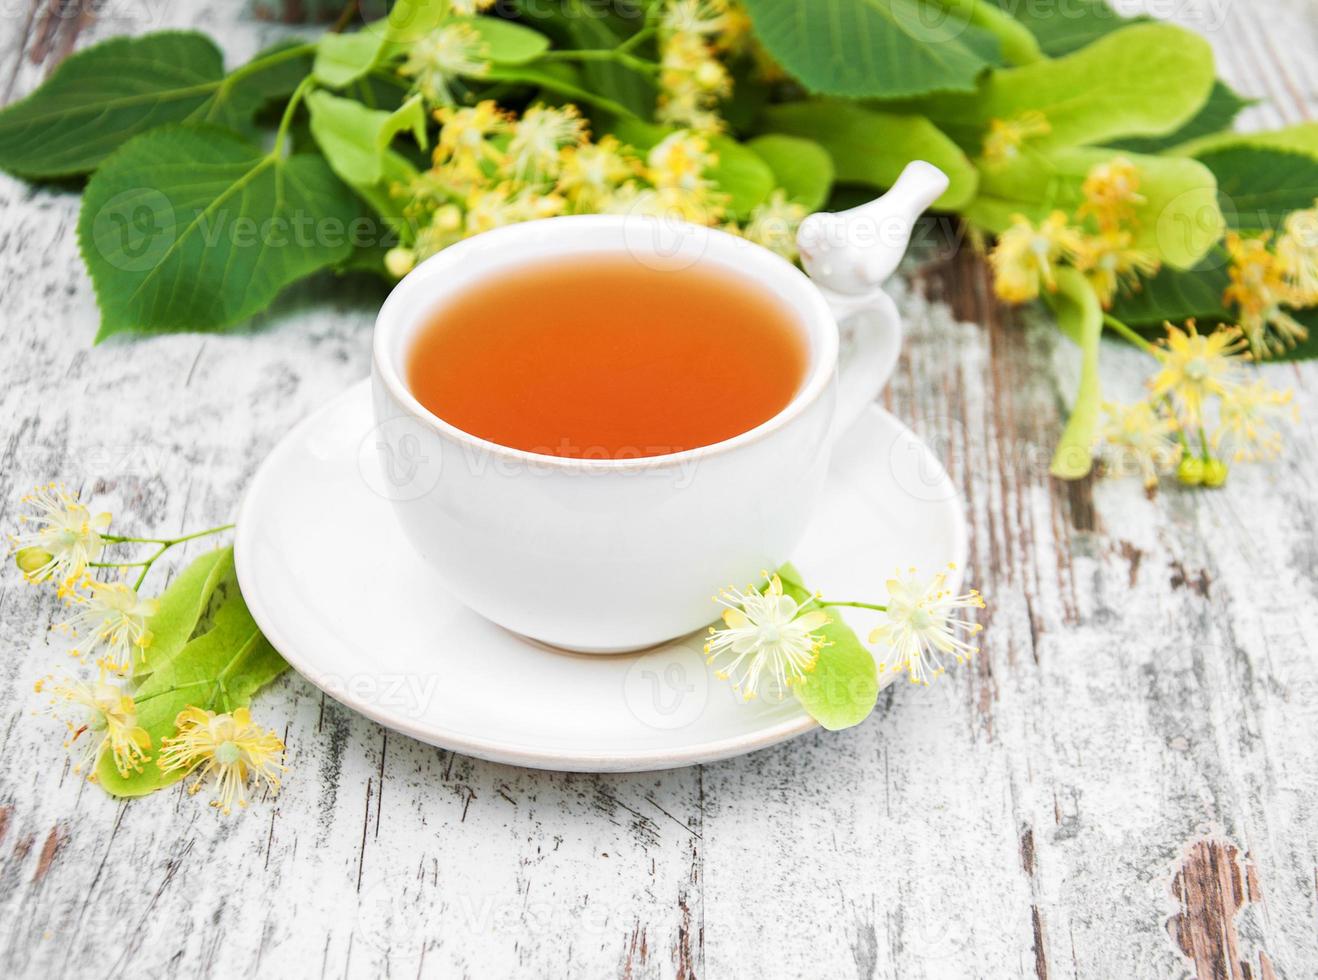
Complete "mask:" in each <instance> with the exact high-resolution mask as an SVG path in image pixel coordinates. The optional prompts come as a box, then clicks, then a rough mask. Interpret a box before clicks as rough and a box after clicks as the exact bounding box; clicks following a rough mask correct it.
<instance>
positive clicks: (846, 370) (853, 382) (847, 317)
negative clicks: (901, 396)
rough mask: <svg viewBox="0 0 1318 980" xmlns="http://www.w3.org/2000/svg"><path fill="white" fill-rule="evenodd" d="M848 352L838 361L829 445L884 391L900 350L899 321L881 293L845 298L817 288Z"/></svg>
mask: <svg viewBox="0 0 1318 980" xmlns="http://www.w3.org/2000/svg"><path fill="white" fill-rule="evenodd" d="M820 292H822V293H823V294H824V299H825V300H826V301H827V302H828V305H829V308H830V309H831V310H832V311H833V317H834V319H835V320H837V324H838V331H839V333H841V334H842V336H843V338H845V337H846V336H847V335H848V333H850V334H851V339H852V343H851V350H850V351H849V352H847V353H846V354H845V355H844V356H842V357H839V359H838V392H837V408H836V410H835V411H834V413H833V427H832V429H831V430H830V433H829V441H830V442H835V441H836V440H837V438H838V437H839V436H841V435H842V433H843V432H845V431H846V430H847V429H848V428H850V427H851V424H852V423H853V422H855V421H856V420H857V419H858V418H860V416H861V415H862V414H864V412H865V409H867V408H869V406H870V405H872V404H873V403H874V400H875V398H877V397H878V395H879V392H881V391H882V390H883V387H884V385H886V384H887V383H888V379H889V378H891V377H892V372H893V371H894V369H896V367H897V358H898V356H899V355H900V354H901V349H902V322H901V317H900V316H899V315H898V313H897V304H895V303H894V302H893V301H892V297H891V296H889V295H888V294H887V293H886V292H884V291H883V290H882V289H875V290H874V291H873V292H872V293H870V294H869V295H867V296H845V295H842V294H840V293H833V292H831V291H830V290H827V289H821V290H820Z"/></svg>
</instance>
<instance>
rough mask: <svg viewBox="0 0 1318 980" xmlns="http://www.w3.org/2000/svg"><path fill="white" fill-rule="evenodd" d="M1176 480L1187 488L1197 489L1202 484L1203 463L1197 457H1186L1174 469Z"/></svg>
mask: <svg viewBox="0 0 1318 980" xmlns="http://www.w3.org/2000/svg"><path fill="white" fill-rule="evenodd" d="M1176 479H1178V480H1180V481H1181V482H1182V483H1184V484H1185V485H1186V486H1187V487H1197V486H1198V485H1199V484H1201V483H1203V482H1204V461H1203V460H1202V459H1200V458H1199V457H1198V456H1186V457H1185V458H1184V459H1183V460H1181V462H1180V465H1179V466H1177V467H1176Z"/></svg>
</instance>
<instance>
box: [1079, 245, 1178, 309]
mask: <svg viewBox="0 0 1318 980" xmlns="http://www.w3.org/2000/svg"><path fill="white" fill-rule="evenodd" d="M1132 242H1133V237H1132V236H1131V234H1130V232H1128V231H1104V232H1101V233H1100V234H1098V235H1092V236H1085V237H1083V238H1082V239H1081V241H1080V244H1079V247H1078V248H1076V250H1075V254H1074V256H1073V261H1074V262H1075V267H1076V268H1077V269H1079V270H1080V271H1081V272H1082V273H1084V276H1085V278H1086V279H1088V280H1089V284H1090V285H1091V286H1093V287H1094V292H1096V293H1097V294H1098V299H1099V302H1101V303H1102V304H1103V307H1104V308H1107V307H1109V306H1111V305H1112V300H1113V299H1114V298H1115V297H1116V295H1117V290H1118V289H1119V288H1120V287H1121V286H1122V285H1125V286H1126V287H1127V288H1128V289H1131V290H1137V289H1139V288H1140V276H1151V275H1153V274H1154V273H1155V272H1157V271H1158V264H1159V263H1158V257H1157V256H1156V255H1155V254H1154V253H1152V252H1150V251H1148V250H1147V249H1142V248H1136V247H1135V246H1134V245H1133V244H1132Z"/></svg>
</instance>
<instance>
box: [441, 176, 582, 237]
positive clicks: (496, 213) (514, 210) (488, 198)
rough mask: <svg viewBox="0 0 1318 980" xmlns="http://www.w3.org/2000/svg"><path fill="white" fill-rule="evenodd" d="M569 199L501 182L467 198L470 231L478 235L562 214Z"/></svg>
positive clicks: (467, 218)
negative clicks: (505, 226)
mask: <svg viewBox="0 0 1318 980" xmlns="http://www.w3.org/2000/svg"><path fill="white" fill-rule="evenodd" d="M566 203H567V202H566V201H564V200H563V198H561V197H559V196H558V195H557V194H537V193H535V192H534V191H530V190H520V191H515V190H513V188H512V186H511V185H510V184H506V183H505V184H499V185H498V186H496V187H492V188H489V189H487V190H478V191H475V192H473V193H472V195H471V197H470V198H469V199H468V201H467V216H466V232H467V234H468V235H478V234H480V233H481V232H483V231H489V230H490V229H492V228H502V227H503V226H504V225H513V224H517V223H518V222H521V221H532V220H534V219H536V218H552V217H553V216H554V215H556V214H562V213H563V208H564V206H565V205H566Z"/></svg>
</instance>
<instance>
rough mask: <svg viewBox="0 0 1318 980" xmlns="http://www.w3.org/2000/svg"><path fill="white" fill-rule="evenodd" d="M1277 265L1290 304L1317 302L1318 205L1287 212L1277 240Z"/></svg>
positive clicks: (1313, 303) (1302, 304)
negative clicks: (1287, 292)
mask: <svg viewBox="0 0 1318 980" xmlns="http://www.w3.org/2000/svg"><path fill="white" fill-rule="evenodd" d="M1314 203H1315V204H1318V201H1315V202H1314ZM1277 267H1278V269H1279V270H1280V272H1281V275H1282V278H1283V279H1284V280H1285V283H1286V286H1287V289H1288V291H1289V295H1288V296H1287V302H1288V303H1289V304H1290V305H1291V306H1313V305H1315V304H1318V207H1312V208H1307V209H1306V210H1303V211H1292V212H1291V213H1290V214H1288V215H1286V223H1285V224H1284V225H1283V226H1282V235H1281V238H1279V239H1278V240H1277Z"/></svg>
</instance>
